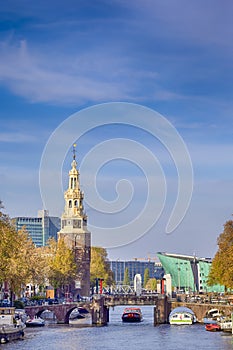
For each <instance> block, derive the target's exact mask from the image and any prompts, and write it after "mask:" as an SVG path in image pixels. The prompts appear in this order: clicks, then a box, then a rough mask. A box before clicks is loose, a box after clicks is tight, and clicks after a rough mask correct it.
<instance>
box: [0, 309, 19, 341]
mask: <svg viewBox="0 0 233 350" xmlns="http://www.w3.org/2000/svg"><path fill="white" fill-rule="evenodd" d="M24 328H25V324H24V323H23V322H22V321H21V320H20V319H18V320H16V318H15V308H14V307H1V308H0V343H2V344H3V343H7V342H9V341H11V340H16V339H21V338H22V337H23V336H24Z"/></svg>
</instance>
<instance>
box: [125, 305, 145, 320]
mask: <svg viewBox="0 0 233 350" xmlns="http://www.w3.org/2000/svg"><path fill="white" fill-rule="evenodd" d="M121 319H122V321H123V322H141V321H142V311H141V309H140V308H139V307H127V308H125V309H124V311H123V314H122V316H121Z"/></svg>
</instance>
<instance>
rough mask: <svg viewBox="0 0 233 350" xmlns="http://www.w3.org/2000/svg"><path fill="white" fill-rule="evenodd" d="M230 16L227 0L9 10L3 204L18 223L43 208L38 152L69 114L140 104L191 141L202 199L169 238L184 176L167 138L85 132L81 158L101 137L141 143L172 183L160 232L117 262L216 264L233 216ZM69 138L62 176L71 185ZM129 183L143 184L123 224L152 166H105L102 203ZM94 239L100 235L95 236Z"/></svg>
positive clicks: (6, 6) (2, 21) (0, 92)
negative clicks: (170, 258) (172, 257)
mask: <svg viewBox="0 0 233 350" xmlns="http://www.w3.org/2000/svg"><path fill="white" fill-rule="evenodd" d="M232 10H233V3H232V2H230V1H226V0H224V1H222V2H221V4H220V3H219V1H217V0H211V1H210V0H209V1H208V0H207V1H205V2H203V1H200V0H196V1H192V0H191V1H189V2H188V3H187V2H186V1H184V0H178V1H173V0H167V1H157V0H153V1H152V0H151V1H150V0H148V1H139V0H135V1H122V0H113V1H107V0H105V1H104V0H103V1H72V0H70V1H69V0H68V1H60V2H57V1H40V2H39V3H37V4H36V3H34V2H31V1H23V0H22V1H16V0H15V1H13V0H12V1H11V0H9V1H7V2H4V3H3V4H1V10H0V96H1V108H0V122H1V124H0V125H1V128H0V159H1V162H0V199H1V200H2V201H3V204H4V206H5V210H6V212H7V213H9V215H10V216H11V217H14V216H27V215H30V216H36V215H37V211H38V210H39V209H41V208H42V205H43V204H42V199H41V195H40V185H39V172H40V164H41V157H42V154H43V151H44V149H45V146H46V144H47V142H48V140H49V138H50V137H51V135H52V134H53V133H54V131H55V130H57V128H59V127H60V125H63V124H61V123H64V122H65V121H66V120H67V118H69V116H71V115H73V114H74V113H76V112H79V111H82V110H83V109H86V108H89V107H92V106H94V105H98V104H102V103H110V102H127V103H131V104H139V105H142V106H145V107H147V108H150V109H152V110H155V111H157V112H158V113H160V114H161V115H163V116H164V117H165V118H166V119H167V120H168V121H169V122H170V123H171V124H172V125H173V126H174V127H175V128H176V130H177V131H178V133H179V134H180V136H181V137H182V139H183V140H184V142H185V144H186V146H187V148H188V151H189V154H190V157H191V160H192V166H193V174H194V183H193V194H192V199H191V202H190V206H189V208H188V211H187V213H186V215H185V216H184V219H183V221H182V222H181V224H180V225H179V226H178V227H177V228H176V229H175V230H174V232H173V233H172V234H169V235H168V234H166V233H165V227H166V223H167V221H168V216H169V213H170V212H171V210H172V207H173V205H174V201H175V199H176V195H177V173H176V170H175V167H174V164H173V162H172V159H171V157H170V155H169V154H167V152H166V151H165V150H164V148H163V147H162V146H161V144H160V142H158V140H155V138H153V137H151V135H149V134H147V133H146V132H145V131H139V130H137V129H135V128H130V127H126V126H120V125H117V126H116V125H115V126H104V127H99V128H96V129H95V130H91V131H90V132H88V133H86V134H85V135H83V136H82V137H81V138H80V140H77V160H78V162H79V163H81V161H82V159H83V158H84V157H85V155H86V154H87V153H88V152H89V151H90V150H91V149H92V147H95V146H96V145H98V144H99V143H100V142H104V141H106V140H109V139H114V138H117V137H118V138H119V137H121V138H127V139H133V140H136V141H137V142H139V143H142V144H143V145H144V146H145V147H146V148H148V149H150V151H151V152H152V153H153V154H154V155H155V156H156V157H157V158H158V159H159V162H160V165H161V167H162V169H163V171H164V174H165V177H166V181H167V186H168V187H167V200H166V204H165V208H164V211H163V213H162V214H161V217H160V218H159V220H158V222H157V223H156V224H155V226H154V227H153V228H151V230H150V231H149V232H147V233H144V232H143V234H142V232H141V233H140V232H139V233H136V236H137V235H139V236H140V235H141V237H140V238H137V239H135V241H134V242H131V243H130V244H125V245H123V246H121V247H117V248H110V249H109V250H108V251H109V257H110V258H115V259H116V258H120V259H124V258H133V257H146V256H148V255H154V254H155V252H156V251H169V252H176V253H183V254H194V253H195V254H196V255H198V256H210V257H213V256H214V254H215V252H216V249H217V244H216V239H217V236H218V235H219V234H220V233H221V232H222V229H223V224H224V223H225V221H226V220H228V219H231V215H232V198H233V180H232V179H233V177H232V174H233V164H232V154H233V141H232V139H233V138H232V130H233V116H232V112H233V102H232V101H233V99H232V95H233V88H232V81H233V44H232V36H233V24H232V18H231V15H232ZM64 140H65V137H64V139H63V138H61V141H60V142H61V143H62V142H63V141H64ZM64 142H65V141H64ZM72 143H73V139H72V140H70V145H69V147H67V154H66V157H65V158H64V159H63V161H64V163H63V167H62V169H61V171H62V178H63V187H64V188H63V189H65V188H66V186H67V172H68V170H69V167H70V158H71V150H70V149H71V146H72ZM139 155H140V154H139ZM54 157H55V159H56V154H55V155H54ZM97 159H98V155H97ZM126 163H127V164H126ZM90 171H91V170H90ZM84 173H85V176H87V177H88V173H86V172H83V175H84ZM83 175H82V173H81V183H82V186H83V190H85V189H87V187H88V183H85V179H84V177H82V176H83ZM55 176H57V174H55ZM123 178H124V179H125V178H126V179H127V180H128V181H130V182H131V183H132V184H133V186H135V191H134V199H133V201H132V202H131V204H130V205H129V206H128V208H127V209H128V211H127V210H122V211H121V212H120V221H121V222H122V223H125V222H127V220H128V218H129V217H130V218H131V219H132V218H133V215H134V214H135V213H137V215H138V213H140V210H142V208H141V207H140V204H141V203H142V202H143V201H145V198H146V179H145V176H144V175H143V171H141V170H140V169H139V168H138V167H137V166H135V165H133V164H132V162H126V161H125V160H123V159H122V160H120V159H116V160H115V162H114V161H112V162H109V163H107V164H106V165H105V166H103V167H102V169H101V170H100V172H99V174H98V186H99V187H98V188H99V192H100V193H101V196H102V197H103V198H105V199H106V200H113V199H114V198H115V196H116V189H115V185H116V182H117V181H119V180H120V179H123ZM89 187H90V186H89ZM137 188H138V190H137ZM123 192H124V191H123ZM127 193H128V192H127ZM128 194H129V193H128ZM63 205H64V203H63V201H62V197H61V196H60V200H59V201H55V200H54V201H51V207H49V208H46V209H48V210H49V212H50V213H51V215H59V216H60V215H61V213H62V211H63ZM155 206H156V204H155ZM86 207H87V212H88V216H89V222H90V223H91V224H92V225H94V224H95V223H98V225H100V227H102V225H107V224H108V225H112V226H114V225H115V224H116V223H118V220H119V216H116V217H114V215H113V214H111V215H104V214H103V213H99V212H98V210H94V209H93V210H92V209H91V207H89V205H88V204H87V205H86ZM147 215H148V217H149V216H151V215H153V213H152V212H148V213H147ZM92 233H93V237H94V236H95V230H93V232H92ZM97 243H98V242H97Z"/></svg>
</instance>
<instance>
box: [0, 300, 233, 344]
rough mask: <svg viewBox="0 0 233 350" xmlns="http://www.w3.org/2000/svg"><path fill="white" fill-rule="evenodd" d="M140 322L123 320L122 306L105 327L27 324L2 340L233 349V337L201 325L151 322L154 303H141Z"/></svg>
mask: <svg viewBox="0 0 233 350" xmlns="http://www.w3.org/2000/svg"><path fill="white" fill-rule="evenodd" d="M141 309H142V312H143V318H144V320H143V322H141V323H138V324H127V323H122V321H121V314H122V311H123V307H120V306H118V307H115V308H114V309H111V310H110V322H109V324H108V326H106V327H91V326H90V321H87V322H85V323H83V321H82V323H83V324H81V323H80V322H79V321H77V323H76V324H75V325H52V324H50V325H46V326H45V327H42V328H34V329H32V328H27V329H26V330H25V336H24V339H23V340H17V341H15V342H11V343H8V344H2V345H1V346H0V348H1V349H5V350H9V349H10V350H16V349H17V350H21V349H22V350H63V349H64V350H93V349H101V350H119V349H134V350H142V349H143V350H150V349H151V350H161V349H163V350H181V349H189V350H196V349H198V350H202V349H204V350H232V349H233V337H232V335H229V334H228V335H227V334H225V333H223V332H215V333H214V332H207V331H206V330H205V327H204V325H200V324H195V325H191V326H188V325H185V326H181V325H180V326H175V325H173V326H170V325H168V324H167V325H160V326H157V327H154V326H153V307H151V306H143V307H142V308H141Z"/></svg>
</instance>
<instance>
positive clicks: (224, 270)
mask: <svg viewBox="0 0 233 350" xmlns="http://www.w3.org/2000/svg"><path fill="white" fill-rule="evenodd" d="M208 284H209V285H214V284H221V285H223V286H225V288H226V289H227V288H230V289H233V221H232V220H229V221H227V222H226V223H225V225H224V230H223V232H222V233H221V234H220V235H219V237H218V251H217V253H216V254H215V257H214V259H213V262H212V265H211V270H210V273H209V277H208Z"/></svg>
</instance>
